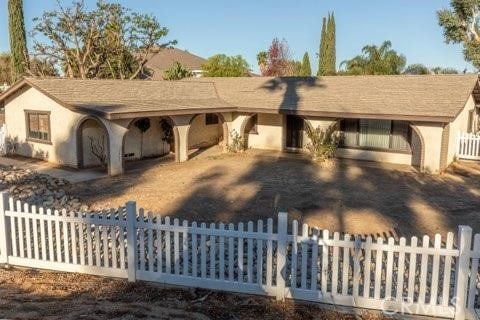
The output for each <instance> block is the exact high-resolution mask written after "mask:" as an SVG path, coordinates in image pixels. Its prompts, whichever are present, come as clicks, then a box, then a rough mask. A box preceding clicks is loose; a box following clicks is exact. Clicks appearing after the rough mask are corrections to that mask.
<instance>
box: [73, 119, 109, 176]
mask: <svg viewBox="0 0 480 320" xmlns="http://www.w3.org/2000/svg"><path fill="white" fill-rule="evenodd" d="M109 152H110V143H109V136H108V130H107V128H106V127H105V125H104V124H103V122H102V121H101V120H100V119H98V118H95V117H86V118H84V119H82V120H81V121H80V123H79V125H78V128H77V160H78V167H79V168H95V167H97V168H103V169H104V170H107V169H108V163H109Z"/></svg>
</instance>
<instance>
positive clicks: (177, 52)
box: [146, 48, 207, 80]
mask: <svg viewBox="0 0 480 320" xmlns="http://www.w3.org/2000/svg"><path fill="white" fill-rule="evenodd" d="M175 61H178V62H180V63H181V64H182V65H183V66H184V67H186V68H187V69H188V70H190V71H192V70H201V69H202V65H203V64H204V63H205V62H206V61H207V60H205V59H204V58H201V57H199V56H197V55H194V54H192V53H190V52H188V51H186V50H181V49H177V48H167V49H162V50H160V52H158V53H157V54H155V55H154V56H153V57H152V58H151V59H150V60H149V61H148V62H147V64H146V66H147V68H149V69H151V70H152V71H153V76H152V78H153V80H162V79H163V72H164V71H165V70H167V69H169V68H170V67H171V66H172V65H173V64H174V63H175Z"/></svg>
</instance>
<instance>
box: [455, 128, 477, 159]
mask: <svg viewBox="0 0 480 320" xmlns="http://www.w3.org/2000/svg"><path fill="white" fill-rule="evenodd" d="M457 141H458V142H457V158H459V159H467V160H480V135H476V134H473V133H466V132H460V133H459V134H458V138H457Z"/></svg>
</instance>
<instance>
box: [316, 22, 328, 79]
mask: <svg viewBox="0 0 480 320" xmlns="http://www.w3.org/2000/svg"><path fill="white" fill-rule="evenodd" d="M326 45H327V18H325V17H323V23H322V34H321V37H320V50H319V52H318V72H317V76H323V75H325V74H326V73H327V71H326V70H327V65H326Z"/></svg>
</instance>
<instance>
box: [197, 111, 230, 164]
mask: <svg viewBox="0 0 480 320" xmlns="http://www.w3.org/2000/svg"><path fill="white" fill-rule="evenodd" d="M228 138H229V136H228V127H227V124H226V122H225V119H224V117H223V116H222V115H221V114H219V113H202V114H196V115H195V116H194V117H193V118H192V119H191V121H190V126H189V129H188V150H189V153H190V157H192V156H195V155H196V154H198V153H199V152H201V151H202V150H205V149H206V148H209V147H212V146H215V145H219V146H220V147H222V148H223V149H225V148H226V147H227V145H228Z"/></svg>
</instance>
